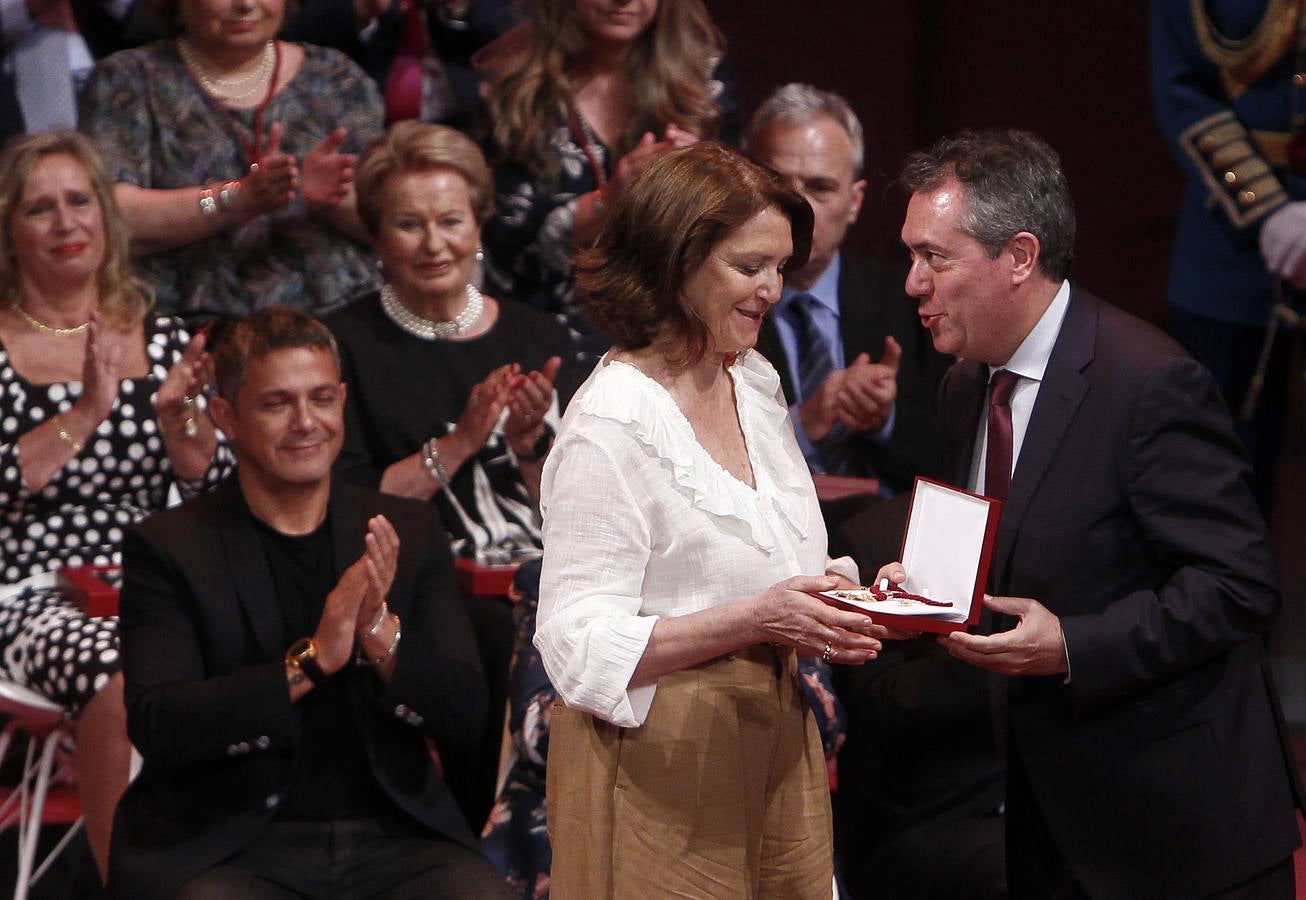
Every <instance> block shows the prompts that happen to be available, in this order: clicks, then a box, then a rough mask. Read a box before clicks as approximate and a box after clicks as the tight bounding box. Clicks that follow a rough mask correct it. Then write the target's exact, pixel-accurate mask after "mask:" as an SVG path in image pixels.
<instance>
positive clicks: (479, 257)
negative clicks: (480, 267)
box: [476, 247, 485, 262]
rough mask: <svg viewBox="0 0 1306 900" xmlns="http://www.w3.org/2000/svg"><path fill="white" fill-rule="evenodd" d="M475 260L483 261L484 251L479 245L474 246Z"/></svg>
mask: <svg viewBox="0 0 1306 900" xmlns="http://www.w3.org/2000/svg"><path fill="white" fill-rule="evenodd" d="M476 261H477V262H485V251H484V250H482V249H481V248H480V247H477V248H476Z"/></svg>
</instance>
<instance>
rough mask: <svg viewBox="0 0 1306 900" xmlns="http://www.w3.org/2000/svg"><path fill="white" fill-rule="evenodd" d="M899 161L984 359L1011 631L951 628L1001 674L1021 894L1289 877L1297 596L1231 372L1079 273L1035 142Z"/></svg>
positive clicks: (1280, 892)
mask: <svg viewBox="0 0 1306 900" xmlns="http://www.w3.org/2000/svg"><path fill="white" fill-rule="evenodd" d="M903 181H904V183H905V185H906V186H907V189H908V190H909V191H911V192H912V196H911V201H910V203H909V205H908V209H907V217H906V221H905V224H904V225H903V229H902V239H903V243H904V244H906V245H907V247H908V248H909V250H910V253H911V258H912V266H911V271H910V274H909V276H908V280H907V290H908V293H910V294H912V295H913V296H915V297H917V298H918V300H919V308H918V314H919V315H920V317H921V320H922V322H923V323H924V324H925V325H926V327H928V328H929V329H930V332H931V334H932V337H933V340H934V344H935V346H936V347H937V348H938V349H939V350H940V351H942V352H945V353H955V354H957V355H958V356H959V357H961V358H962V360H963V361H962V362H959V363H958V364H957V365H956V366H954V367H953V368H952V369H951V370H950V371H949V373H948V375H947V377H946V379H945V382H944V385H943V390H942V394H941V398H940V418H941V421H942V422H943V423H944V424H943V427H944V443H945V451H946V452H947V454H948V458H949V460H950V462H951V466H952V478H953V479H954V480H955V483H957V484H959V485H962V486H966V487H970V488H973V489H976V490H979V491H982V492H986V493H989V494H991V495H994V496H998V497H1005V500H1006V504H1005V508H1004V509H1003V512H1002V520H1001V525H1000V529H999V533H998V540H997V546H996V551H995V553H994V556H993V562H992V568H991V570H990V579H991V581H990V589H991V591H992V593H993V594H995V595H999V596H994V597H992V598H988V599H987V600H986V605H987V606H988V608H989V609H988V612H989V613H990V614H996V615H995V621H994V622H993V623H991V624H992V626H993V627H992V628H990V629H983V630H988V631H991V632H992V633H990V634H986V635H981V634H973V635H971V634H965V633H958V634H956V635H953V636H949V637H947V638H945V639H943V644H944V646H946V647H947V649H948V650H949V651H950V652H951V653H952V654H953V655H954V656H956V657H957V658H959V659H961V660H963V661H965V662H968V663H971V664H973V665H976V666H979V667H980V668H982V669H986V670H988V671H989V672H991V673H994V675H995V681H997V682H998V683H997V684H995V691H994V710H995V714H996V715H997V716H998V725H999V728H1000V732H999V733H1000V735H1001V737H1002V738H1003V740H1004V741H1005V746H1006V756H1007V771H1008V800H1007V806H1006V809H1007V854H1008V873H1009V887H1010V890H1011V893H1012V895H1013V896H1014V897H1030V898H1046V897H1075V898H1081V897H1102V898H1108V897H1110V898H1115V897H1147V898H1155V900H1164V898H1175V900H1179V898H1195V897H1235V896H1237V897H1253V896H1254V897H1258V898H1267V897H1275V898H1285V900H1286V898H1291V897H1292V896H1293V893H1294V889H1293V871H1292V862H1291V854H1292V852H1293V850H1294V848H1296V847H1297V846H1298V844H1299V843H1300V838H1299V835H1298V832H1297V825H1296V822H1295V819H1294V813H1293V806H1294V798H1295V801H1296V803H1297V804H1298V805H1300V804H1301V794H1300V787H1299V786H1298V785H1297V784H1296V780H1295V773H1294V770H1293V767H1292V765H1291V762H1290V759H1291V757H1290V754H1289V752H1288V747H1287V744H1286V741H1285V740H1284V737H1285V735H1284V725H1283V721H1282V716H1281V714H1280V712H1279V710H1278V704H1277V698H1276V696H1275V692H1274V689H1273V686H1272V682H1271V678H1270V673H1269V668H1268V665H1267V662H1266V657H1265V649H1264V638H1265V634H1266V631H1267V630H1268V629H1269V627H1270V625H1271V623H1272V622H1273V620H1274V617H1275V615H1276V613H1277V612H1278V609H1279V596H1278V592H1277V590H1276V588H1275V586H1274V583H1273V576H1272V574H1271V572H1272V569H1271V561H1270V557H1269V552H1268V550H1267V548H1266V543H1265V534H1264V530H1265V529H1264V523H1263V522H1262V520H1261V518H1260V515H1259V513H1258V512H1257V508H1256V504H1255V503H1254V501H1253V499H1252V496H1251V493H1250V492H1249V490H1248V485H1247V476H1248V469H1247V463H1246V457H1245V455H1244V453H1243V451H1242V450H1241V448H1240V445H1239V443H1238V441H1237V439H1236V438H1235V437H1234V433H1233V429H1232V426H1231V423H1230V420H1229V415H1228V412H1227V411H1226V409H1225V408H1224V405H1223V402H1222V401H1221V399H1220V396H1219V393H1218V391H1217V390H1216V388H1215V385H1214V383H1213V381H1212V379H1211V377H1210V374H1209V373H1208V372H1207V371H1206V370H1205V369H1204V368H1202V367H1201V366H1200V365H1199V364H1197V363H1195V362H1194V361H1193V360H1192V359H1190V358H1189V357H1188V356H1187V355H1185V354H1184V352H1183V351H1182V350H1181V349H1180V348H1179V347H1178V346H1177V345H1176V344H1175V343H1173V342H1172V341H1171V340H1170V339H1169V338H1167V337H1166V336H1164V335H1163V334H1162V333H1161V332H1159V331H1157V330H1155V329H1153V328H1151V327H1150V326H1148V325H1146V324H1144V323H1142V322H1140V321H1137V320H1135V319H1133V318H1131V317H1130V316H1128V315H1126V314H1124V313H1122V312H1120V311H1119V310H1117V309H1115V308H1113V307H1111V306H1108V305H1106V304H1104V303H1102V302H1100V301H1099V300H1097V299H1095V298H1093V297H1092V296H1091V295H1089V294H1088V293H1087V292H1085V291H1084V290H1083V289H1082V288H1080V287H1078V286H1074V287H1072V286H1071V284H1070V282H1068V281H1067V280H1066V276H1067V272H1068V269H1069V264H1070V259H1071V253H1072V248H1073V244H1074V234H1075V218H1074V210H1073V207H1072V204H1071V200H1070V192H1069V189H1068V187H1067V185H1066V181H1065V177H1064V175H1063V174H1062V172H1061V168H1060V162H1059V160H1058V158H1057V155H1056V153H1055V152H1054V151H1053V150H1052V149H1051V148H1050V147H1048V146H1047V145H1046V144H1045V143H1043V142H1042V141H1041V140H1039V139H1038V138H1036V137H1034V136H1033V135H1030V134H1027V133H1024V132H984V133H971V132H964V133H962V134H961V135H959V136H957V137H955V138H949V139H944V140H941V141H940V142H938V143H937V144H935V145H934V146H933V147H932V148H930V149H929V150H928V151H925V152H923V153H918V154H914V155H913V156H912V157H911V158H910V159H909V160H908V162H907V165H906V167H905V169H904V173H903ZM900 570H901V566H899V565H897V564H894V565H891V566H887V567H885V569H884V570H882V572H883V573H885V574H887V575H888V576H889V577H892V578H895V580H896V579H897V578H898V577H899V576H901V574H902V573H901V571H900Z"/></svg>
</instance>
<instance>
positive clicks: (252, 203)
mask: <svg viewBox="0 0 1306 900" xmlns="http://www.w3.org/2000/svg"><path fill="white" fill-rule="evenodd" d="M282 132H283V129H282V126H281V123H280V122H273V123H272V125H271V127H270V128H268V140H267V143H266V144H265V145H264V146H262V147H260V148H257V154H256V156H257V158H256V159H255V160H254V162H253V164H252V165H250V167H249V174H247V175H246V176H245V177H244V178H242V179H241V180H240V193H239V194H238V195H237V197H236V206H235V213H236V217H237V218H238V219H240V220H241V221H242V222H248V221H250V220H252V219H256V218H258V217H259V216H261V215H264V214H266V213H274V212H279V211H280V210H283V209H285V208H286V207H287V206H289V205H290V204H291V203H292V202H293V201H294V199H295V186H296V184H298V182H299V169H298V168H297V167H296V165H295V157H293V156H291V155H290V154H288V153H282V152H281V135H282Z"/></svg>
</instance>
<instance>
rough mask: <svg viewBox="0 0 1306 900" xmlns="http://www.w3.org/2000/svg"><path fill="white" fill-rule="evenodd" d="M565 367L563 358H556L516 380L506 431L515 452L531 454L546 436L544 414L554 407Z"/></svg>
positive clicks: (517, 376)
mask: <svg viewBox="0 0 1306 900" xmlns="http://www.w3.org/2000/svg"><path fill="white" fill-rule="evenodd" d="M561 367H562V357H560V356H553V357H550V358H549V360H548V361H547V362H545V363H544V367H543V368H542V369H538V370H536V371H534V372H526V373H521V374H518V375H516V376H515V377H514V378H513V381H512V386H511V392H510V394H509V396H508V420H507V422H505V423H504V428H503V430H504V438H505V439H506V440H507V441H508V446H509V447H511V448H512V450H513V452H514V453H521V454H524V455H530V454H531V453H532V451H533V449H534V446H535V442H536V441H537V440H539V438H540V435H541V434H543V433H544V415H545V413H547V412H548V411H549V409H550V407H552V405H553V382H554V381H555V380H556V379H557V377H558V370H559V369H560V368H561Z"/></svg>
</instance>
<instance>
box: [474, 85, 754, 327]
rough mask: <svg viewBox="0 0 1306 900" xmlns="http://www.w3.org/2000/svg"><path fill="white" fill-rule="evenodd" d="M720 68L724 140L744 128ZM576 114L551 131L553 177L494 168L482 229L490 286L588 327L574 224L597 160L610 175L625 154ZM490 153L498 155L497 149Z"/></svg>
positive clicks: (511, 166) (512, 166) (716, 91)
mask: <svg viewBox="0 0 1306 900" xmlns="http://www.w3.org/2000/svg"><path fill="white" fill-rule="evenodd" d="M723 70H724V66H723V65H718V66H717V67H716V69H715V70H714V71H713V73H712V79H711V80H710V81H709V82H708V89H709V90H710V91H711V93H712V96H713V97H714V98H715V99H716V102H717V107H718V108H719V109H720V110H721V139H722V140H725V141H729V142H734V141H735V140H737V138H738V135H739V130H740V129H739V104H738V101H737V99H736V97H735V92H734V88H733V82H732V81H731V80H729V79H728V77H726V75H725V72H724V71H723ZM576 119H577V126H578V130H579V133H577V132H575V131H573V129H572V128H570V127H569V126H568V124H567V121H566V118H565V117H562V116H559V121H558V122H557V123H556V124H555V125H554V126H553V129H552V132H551V133H550V135H549V146H550V148H551V149H552V151H553V153H555V154H556V155H557V161H558V173H557V175H556V176H555V177H548V176H542V175H536V174H534V173H532V172H531V171H530V169H529V168H527V167H526V166H525V165H522V164H519V163H503V164H500V165H498V166H496V167H495V169H494V199H495V215H494V218H493V219H491V220H490V221H489V222H488V223H486V226H485V230H484V235H483V236H484V240H485V252H486V262H487V264H486V284H487V287H486V292H487V293H491V294H493V295H494V296H496V297H500V298H504V297H511V298H512V299H514V300H520V301H522V302H523V303H528V304H530V305H531V306H534V307H536V308H537V309H544V310H548V311H549V312H553V313H557V314H559V315H560V317H561V318H562V319H563V320H564V321H566V322H567V324H569V325H570V326H571V327H572V329H573V330H575V331H578V332H580V333H582V334H590V333H592V332H593V330H594V329H593V326H591V325H590V324H589V322H588V319H587V317H586V315H585V313H584V311H583V309H582V308H581V305H580V304H579V303H578V302H577V301H576V299H575V296H574V292H573V290H572V274H571V254H572V251H573V249H574V248H573V247H572V241H571V229H572V223H573V220H574V219H575V217H576V206H577V204H578V203H579V200H580V197H581V195H583V194H587V193H589V192H590V191H594V190H597V189H598V188H599V186H600V182H599V179H598V178H597V177H596V174H595V167H597V169H598V170H599V171H601V172H602V173H603V181H604V182H606V181H607V179H608V178H610V177H611V176H612V170H613V168H614V167H615V166H616V164H617V162H618V160H619V159H620V158H621V157H620V155H619V154H616V153H614V150H613V148H611V147H608V146H607V145H605V144H604V143H603V141H602V140H600V139H599V137H598V135H597V133H595V131H594V129H593V128H591V127H590V126H589V125H588V123H586V122H585V120H584V119H583V118H582V117H581V116H580V115H579V113H578V114H577V116H576ZM542 127H546V128H547V127H549V126H548V125H547V124H546V125H543V126H542ZM585 145H588V147H589V154H586V152H585ZM487 155H489V156H490V157H491V158H493V151H492V150H491V151H490V152H489V153H487ZM591 155H592V156H593V159H594V163H593V164H591V162H590V156H591Z"/></svg>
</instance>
